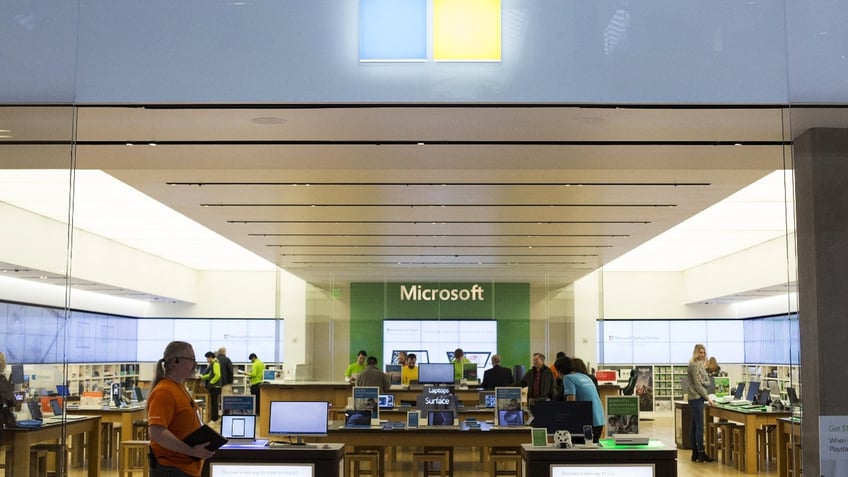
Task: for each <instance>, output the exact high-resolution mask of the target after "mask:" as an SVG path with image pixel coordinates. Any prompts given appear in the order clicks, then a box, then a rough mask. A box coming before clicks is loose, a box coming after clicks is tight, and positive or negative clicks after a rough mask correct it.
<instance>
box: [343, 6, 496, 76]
mask: <svg viewBox="0 0 848 477" xmlns="http://www.w3.org/2000/svg"><path fill="white" fill-rule="evenodd" d="M431 59H432V60H433V61H466V62H470V61H487V62H498V61H501V1H500V0H360V1H359V60H360V61H362V62H386V61H399V62H403V61H406V62H424V61H429V60H431Z"/></svg>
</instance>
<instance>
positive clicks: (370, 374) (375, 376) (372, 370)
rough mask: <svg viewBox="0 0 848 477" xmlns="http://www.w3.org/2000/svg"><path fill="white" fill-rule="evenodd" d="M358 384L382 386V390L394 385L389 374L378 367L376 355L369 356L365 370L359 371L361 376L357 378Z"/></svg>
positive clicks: (384, 390)
mask: <svg viewBox="0 0 848 477" xmlns="http://www.w3.org/2000/svg"><path fill="white" fill-rule="evenodd" d="M356 385H357V386H376V387H378V388H380V392H381V393H382V392H386V391H388V390H389V388H390V387H391V385H392V380H391V379H390V378H389V375H388V374H386V373H384V372H382V371H380V369H379V368H377V358H375V357H374V356H369V357H368V359H367V361H366V365H365V370H364V371H362V372H361V373H359V377H358V378H356Z"/></svg>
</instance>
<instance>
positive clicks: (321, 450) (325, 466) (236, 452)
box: [201, 443, 344, 477]
mask: <svg viewBox="0 0 848 477" xmlns="http://www.w3.org/2000/svg"><path fill="white" fill-rule="evenodd" d="M343 460H344V444H333V443H326V444H313V445H308V446H286V447H259V448H235V449H229V448H226V447H222V448H220V449H218V451H217V452H215V455H214V456H213V457H212V458H211V459H209V460H207V461H206V462H205V463H204V465H203V473H202V474H201V475H202V477H209V463H210V462H213V463H214V462H227V463H245V464H251V463H252V464H275V463H289V464H298V463H302V464H312V465H313V466H314V474H313V475H314V476H315V477H318V476H320V477H324V476H327V477H330V476H339V477H341V476H343V475H344V465H343Z"/></svg>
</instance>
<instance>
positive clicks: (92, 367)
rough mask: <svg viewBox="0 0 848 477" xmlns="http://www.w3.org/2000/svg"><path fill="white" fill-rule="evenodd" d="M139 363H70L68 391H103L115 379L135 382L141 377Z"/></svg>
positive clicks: (74, 392)
mask: <svg viewBox="0 0 848 477" xmlns="http://www.w3.org/2000/svg"><path fill="white" fill-rule="evenodd" d="M138 372H139V365H138V363H94V364H69V365H68V391H69V392H70V393H71V394H82V393H83V392H85V391H103V390H105V389H107V388H108V387H109V384H110V383H112V382H114V381H120V382H121V383H125V382H127V381H132V382H133V383H135V382H136V381H138V379H139V373H138Z"/></svg>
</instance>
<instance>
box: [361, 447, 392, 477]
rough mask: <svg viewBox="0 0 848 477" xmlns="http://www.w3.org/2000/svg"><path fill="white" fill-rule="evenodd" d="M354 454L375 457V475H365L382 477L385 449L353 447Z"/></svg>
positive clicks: (384, 467) (384, 470)
mask: <svg viewBox="0 0 848 477" xmlns="http://www.w3.org/2000/svg"><path fill="white" fill-rule="evenodd" d="M353 453H354V454H373V455H376V456H377V467H375V470H376V473H374V474H371V473H369V474H366V475H376V476H379V477H383V475H385V472H386V461H385V460H384V459H385V449H384V448H383V447H382V446H353Z"/></svg>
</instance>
